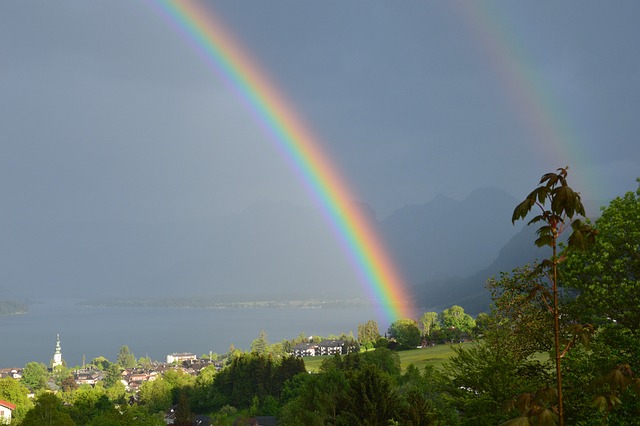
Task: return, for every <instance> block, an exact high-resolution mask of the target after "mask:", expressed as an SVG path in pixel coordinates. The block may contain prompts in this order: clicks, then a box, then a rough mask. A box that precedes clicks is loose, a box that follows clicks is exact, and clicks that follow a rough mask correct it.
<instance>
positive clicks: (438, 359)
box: [304, 343, 473, 372]
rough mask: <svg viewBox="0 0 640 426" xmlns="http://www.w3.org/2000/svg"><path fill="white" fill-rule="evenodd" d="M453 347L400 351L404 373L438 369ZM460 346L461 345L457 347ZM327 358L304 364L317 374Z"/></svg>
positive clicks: (307, 359)
mask: <svg viewBox="0 0 640 426" xmlns="http://www.w3.org/2000/svg"><path fill="white" fill-rule="evenodd" d="M472 344H473V343H463V344H462V345H472ZM452 346H454V345H437V346H435V347H433V348H426V349H412V350H410V351H400V352H398V355H400V366H401V367H402V371H404V370H405V368H407V366H408V365H409V364H413V365H415V366H416V367H418V368H419V369H420V370H422V369H423V368H424V366H425V365H427V364H429V365H434V366H436V367H437V368H440V367H442V365H443V364H444V363H445V362H446V361H447V360H448V359H449V358H451V357H452V356H453V355H454V352H453V349H452ZM456 346H459V345H456ZM326 358H328V357H326V356H316V357H307V358H304V364H305V366H306V367H307V370H308V371H313V372H317V371H318V370H319V369H320V364H321V363H322V360H324V359H326Z"/></svg>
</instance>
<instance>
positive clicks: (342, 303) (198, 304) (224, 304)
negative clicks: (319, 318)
mask: <svg viewBox="0 0 640 426" xmlns="http://www.w3.org/2000/svg"><path fill="white" fill-rule="evenodd" d="M80 304H81V305H86V306H104V307H127V308H198V309H229V308H233V309H292V308H299V309H322V308H349V307H357V306H359V307H361V306H371V305H372V303H371V302H370V301H368V300H363V299H334V300H315V299H313V300H242V301H239V300H236V301H232V300H225V301H222V300H219V299H213V298H210V299H206V298H198V299H191V298H185V299H178V298H166V299H164V298H161V299H89V300H86V301H84V302H82V303H80Z"/></svg>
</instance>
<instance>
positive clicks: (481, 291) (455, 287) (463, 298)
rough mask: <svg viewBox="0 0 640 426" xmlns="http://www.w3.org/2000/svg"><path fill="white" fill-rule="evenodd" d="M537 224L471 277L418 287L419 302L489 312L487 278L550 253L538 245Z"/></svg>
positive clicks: (431, 306)
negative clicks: (536, 241) (458, 306)
mask: <svg viewBox="0 0 640 426" xmlns="http://www.w3.org/2000/svg"><path fill="white" fill-rule="evenodd" d="M535 230H536V228H535V227H525V228H523V229H522V230H521V231H520V232H519V233H518V234H516V235H515V236H514V237H513V238H511V240H510V241H509V242H508V243H507V244H505V245H504V247H503V248H502V249H501V250H500V253H499V254H498V257H497V258H496V259H495V260H494V261H493V262H492V263H491V264H490V265H489V266H488V267H486V268H484V269H482V270H480V271H478V272H476V273H474V274H472V275H469V276H467V277H450V278H446V279H442V280H433V281H426V282H423V283H422V284H420V285H418V286H415V287H414V290H413V291H414V295H415V296H416V299H417V301H418V304H419V305H421V306H423V307H425V309H426V310H430V311H440V310H442V309H446V308H449V307H450V306H452V305H460V306H462V307H463V308H464V309H465V311H466V312H467V313H470V314H477V313H479V312H488V311H489V304H490V302H491V299H490V295H489V292H488V291H487V290H486V289H485V283H486V281H487V279H489V278H491V277H493V276H495V277H496V278H498V277H499V276H500V273H501V272H511V271H512V270H513V269H515V268H516V267H520V266H524V265H526V264H527V263H533V262H534V261H536V260H539V259H543V258H545V257H547V256H548V253H545V251H548V250H545V249H546V248H545V249H541V248H538V247H537V246H536V245H535V244H534V240H535V238H536V234H535Z"/></svg>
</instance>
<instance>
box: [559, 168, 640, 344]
mask: <svg viewBox="0 0 640 426" xmlns="http://www.w3.org/2000/svg"><path fill="white" fill-rule="evenodd" d="M638 183H639V184H640V179H638ZM595 229H596V230H597V232H598V238H597V239H596V241H595V243H594V244H593V247H591V248H590V250H587V251H578V252H573V253H570V254H569V255H568V256H567V261H566V262H565V263H564V264H563V265H562V273H563V286H565V287H569V288H573V289H576V290H577V291H578V293H579V296H578V299H579V304H580V307H581V308H582V312H581V313H580V314H581V315H582V316H583V319H584V320H587V321H598V322H600V323H602V321H603V320H606V321H613V322H615V323H617V324H619V325H622V326H624V327H626V328H628V329H629V330H630V331H631V332H632V333H634V334H635V335H636V336H640V315H639V314H638V306H640V186H639V187H638V189H637V190H636V192H635V193H634V192H628V193H627V194H625V196H624V197H618V198H616V199H614V200H613V201H611V203H610V204H609V206H608V207H607V208H605V209H603V211H602V216H601V217H600V218H598V220H596V222H595Z"/></svg>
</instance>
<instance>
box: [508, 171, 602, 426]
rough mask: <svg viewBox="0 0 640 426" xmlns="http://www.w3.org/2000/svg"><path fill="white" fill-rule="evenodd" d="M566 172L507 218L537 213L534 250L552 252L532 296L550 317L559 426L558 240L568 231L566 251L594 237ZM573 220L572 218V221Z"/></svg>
mask: <svg viewBox="0 0 640 426" xmlns="http://www.w3.org/2000/svg"><path fill="white" fill-rule="evenodd" d="M567 170H568V167H565V168H560V169H558V170H557V173H547V174H545V175H543V176H542V178H541V179H540V183H539V186H538V187H537V188H536V189H534V190H533V191H532V192H531V193H530V194H529V195H528V196H527V198H525V199H524V201H522V202H521V203H520V204H518V205H517V206H516V208H515V209H514V211H513V215H512V217H511V221H512V222H513V223H515V222H516V221H517V220H521V219H524V218H526V217H527V216H528V215H529V213H530V212H531V210H532V209H536V210H538V213H539V214H537V215H535V216H534V217H533V218H532V219H531V220H530V221H529V224H534V223H542V226H541V227H540V228H538V231H537V233H538V238H537V239H536V241H535V243H536V245H537V246H538V247H542V246H549V247H551V250H552V256H551V258H550V259H545V260H543V261H542V262H541V264H540V265H539V271H540V272H542V273H546V274H547V276H548V277H549V282H550V284H551V285H550V288H546V287H540V288H537V289H536V290H535V293H533V295H536V294H537V295H539V296H540V297H542V298H543V300H545V301H546V302H547V303H548V306H549V310H550V311H551V314H552V317H553V332H554V349H555V354H554V359H555V366H556V385H557V387H556V388H557V396H558V418H559V420H560V426H562V425H564V406H563V395H562V370H561V357H562V352H563V348H562V347H561V343H562V342H561V335H560V333H561V331H560V311H559V301H558V300H559V293H558V286H559V277H558V265H559V264H560V262H561V261H562V260H563V258H564V256H561V255H560V253H559V251H558V238H559V237H560V235H561V234H562V233H563V232H564V231H565V230H566V229H568V228H569V227H570V228H571V235H570V236H569V238H568V239H567V250H572V249H583V248H585V247H586V246H587V245H588V244H589V243H591V242H592V241H593V239H594V238H595V233H594V232H593V229H592V228H591V226H589V224H588V223H585V222H583V220H582V219H581V218H580V217H582V218H584V216H585V210H584V206H583V204H582V200H581V198H580V194H579V193H577V192H575V191H574V190H573V189H572V188H571V187H570V186H569V185H568V183H567V173H568V172H567ZM574 217H576V218H575V219H574Z"/></svg>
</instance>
